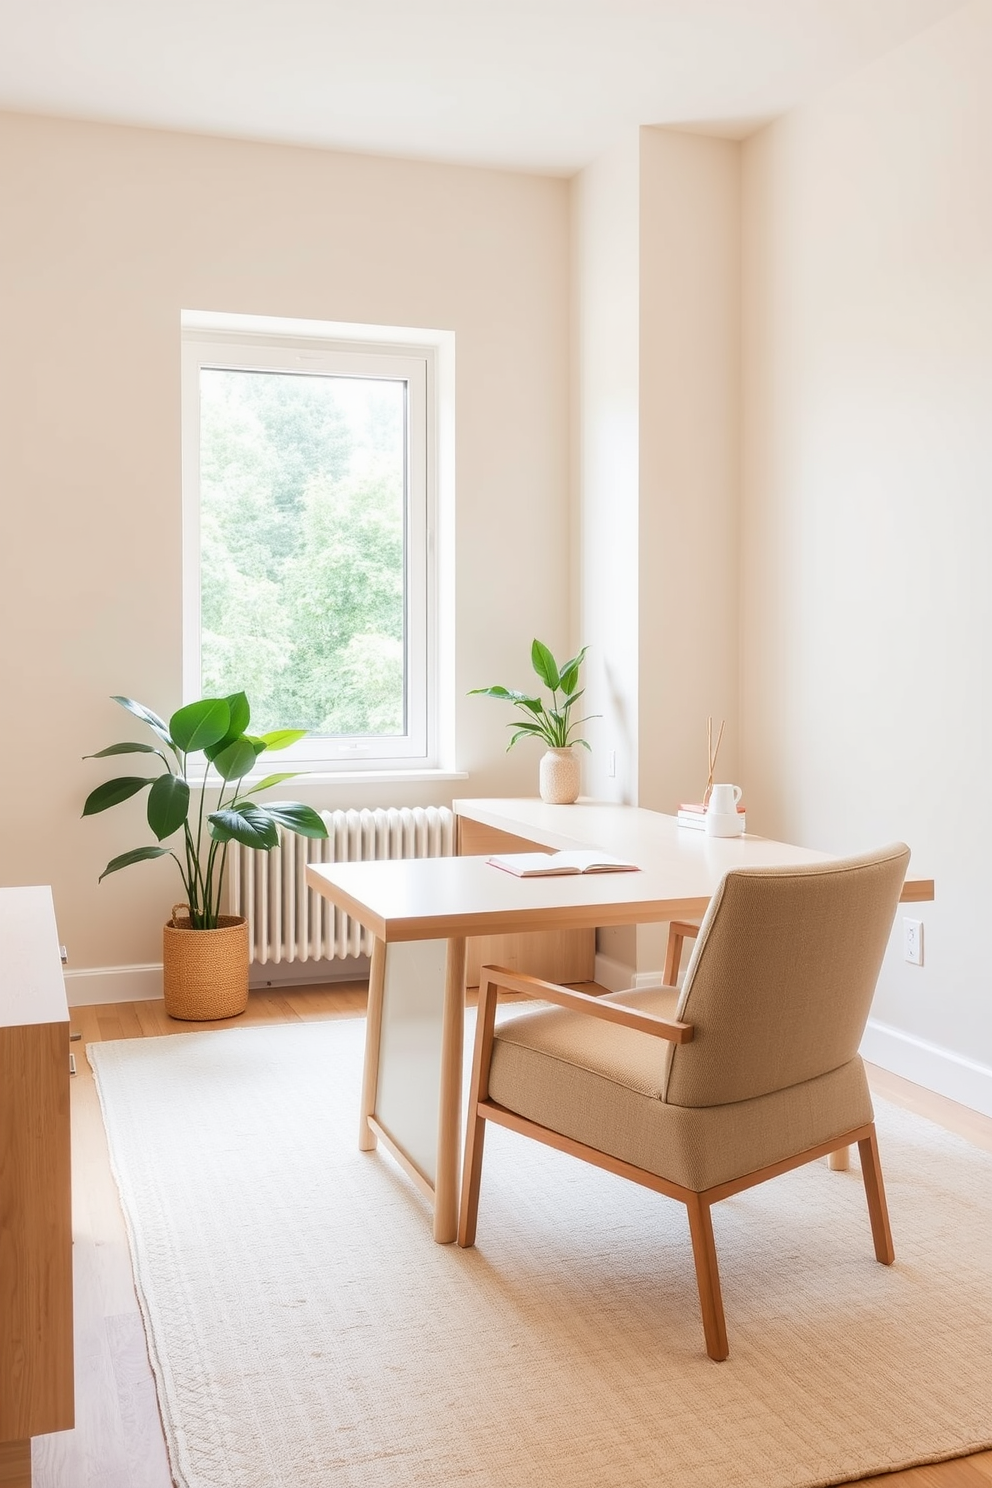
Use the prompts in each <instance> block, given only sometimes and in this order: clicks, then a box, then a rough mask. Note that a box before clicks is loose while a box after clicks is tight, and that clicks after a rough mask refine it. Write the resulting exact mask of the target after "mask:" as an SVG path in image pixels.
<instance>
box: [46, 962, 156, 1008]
mask: <svg viewBox="0 0 992 1488" xmlns="http://www.w3.org/2000/svg"><path fill="white" fill-rule="evenodd" d="M64 976H65V996H66V1001H67V1002H68V1004H69V1006H70V1007H92V1006H93V1005H94V1003H99V1002H151V1000H152V999H153V998H155V997H161V996H162V965H161V962H158V963H155V962H152V963H151V964H149V965H147V966H91V967H90V968H89V969H88V970H85V971H73V970H72V969H71V967H67V968H66V970H65V973H64Z"/></svg>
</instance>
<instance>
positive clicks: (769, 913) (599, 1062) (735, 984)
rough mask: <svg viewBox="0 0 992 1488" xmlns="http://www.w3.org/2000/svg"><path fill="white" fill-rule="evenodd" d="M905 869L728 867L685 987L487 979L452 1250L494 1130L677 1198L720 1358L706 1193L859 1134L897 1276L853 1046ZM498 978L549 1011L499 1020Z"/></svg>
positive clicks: (780, 1168)
mask: <svg viewBox="0 0 992 1488" xmlns="http://www.w3.org/2000/svg"><path fill="white" fill-rule="evenodd" d="M908 862H909V850H908V848H906V847H904V846H903V845H902V844H897V845H895V846H893V847H889V848H886V849H884V850H883V851H881V852H878V853H873V854H871V855H870V856H865V857H859V858H847V859H835V860H833V861H832V862H826V863H818V864H813V865H810V866H805V867H796V868H767V869H763V868H742V869H737V870H734V871H732V872H730V873H728V874H727V875H726V876H725V878H724V879H723V881H722V883H721V884H720V887H719V888H718V889H717V892H716V893H715V894H714V896H713V899H712V902H711V903H710V906H709V908H708V910H707V912H706V915H705V917H704V919H703V923H702V925H701V927H700V931H699V936H698V938H697V940H696V945H695V948H694V951H693V956H692V960H691V961H690V964H689V968H688V970H687V972H686V978H685V983H684V986H683V988H682V991H681V993H679V992H678V990H677V989H676V988H674V987H654V988H642V989H639V990H637V991H632V992H617V993H613V994H612V995H610V996H606V997H601V998H597V997H589V996H587V995H586V994H584V993H581V992H576V991H571V990H569V989H568V988H565V987H559V986H556V985H554V984H551V983H547V982H542V981H539V980H537V979H536V978H533V977H527V976H521V975H517V974H514V973H512V972H506V971H503V970H501V969H500V968H499V967H486V968H484V969H483V977H482V987H481V989H480V997H479V1014H478V1025H477V1031H476V1043H475V1056H474V1065H473V1074H472V1085H471V1093H470V1097H469V1118H468V1134H467V1139H466V1150H465V1172H464V1181H463V1186H462V1204H461V1214H460V1219H459V1233H458V1243H459V1245H463V1246H467V1245H473V1244H474V1243H475V1233H476V1221H477V1217H478V1209H479V1185H480V1180H481V1174H482V1152H483V1142H484V1136H485V1123H486V1122H487V1121H497V1122H499V1123H500V1124H501V1125H503V1126H507V1127H510V1128H511V1129H512V1130H513V1131H517V1132H520V1133H522V1134H523V1135H524V1136H530V1137H534V1138H536V1139H537V1140H538V1141H540V1142H545V1143H547V1145H548V1146H551V1147H556V1148H558V1149H560V1150H561V1151H563V1152H568V1153H571V1154H573V1155H574V1156H576V1157H581V1158H584V1159H585V1160H586V1161H587V1162H592V1163H595V1164H596V1165H597V1166H599V1167H602V1168H607V1169H608V1170H609V1171H610V1172H613V1173H619V1174H620V1175H621V1176H623V1177H626V1178H631V1179H632V1180H633V1181H634V1182H635V1183H641V1184H644V1185H645V1186H646V1187H647V1188H652V1189H655V1190H657V1191H658V1192H659V1193H663V1194H667V1195H669V1196H670V1197H671V1198H675V1199H679V1200H681V1202H682V1203H683V1204H685V1206H686V1208H687V1210H688V1215H689V1229H690V1233H691V1237H692V1247H693V1255H694V1258H695V1264H696V1279H697V1284H698V1287H699V1298H700V1303H701V1306H702V1314H703V1331H704V1334H705V1338H706V1349H707V1352H708V1353H709V1355H710V1358H712V1359H725V1358H726V1357H727V1352H728V1350H727V1331H726V1325H725V1322H724V1316H723V1303H722V1299H721V1295H720V1279H719V1273H718V1270H717V1260H716V1249H715V1246H714V1240H713V1226H712V1219H711V1215H710V1208H711V1206H712V1205H713V1204H714V1203H716V1202H717V1200H719V1199H724V1198H728V1197H729V1196H730V1195H731V1194H735V1193H739V1192H741V1190H742V1189H746V1188H750V1187H751V1186H752V1185H754V1184H756V1183H761V1182H763V1181H764V1180H765V1179H767V1178H774V1177H775V1176H776V1175H777V1174H779V1173H784V1172H786V1171H788V1169H790V1168H794V1167H798V1166H800V1165H801V1164H802V1163H807V1162H810V1161H811V1160H812V1159H814V1158H817V1157H822V1156H824V1155H826V1154H828V1153H831V1152H834V1151H836V1150H837V1149H839V1148H842V1147H847V1146H848V1145H850V1144H853V1143H855V1142H856V1143H857V1144H858V1148H859V1150H860V1154H861V1167H862V1173H863V1176H864V1184H865V1192H866V1195H867V1200H868V1213H869V1217H870V1221H871V1230H872V1236H873V1239H874V1244H875V1255H876V1257H877V1259H878V1260H879V1261H881V1262H882V1263H883V1264H884V1265H891V1263H892V1260H893V1249H892V1236H891V1233H890V1230H889V1220H888V1213H887V1210H886V1205H885V1191H884V1189H883V1186H882V1172H881V1167H880V1165H879V1158H878V1147H877V1143H876V1139H875V1126H874V1120H873V1112H872V1106H871V1099H870V1097H869V1093H868V1085H867V1081H866V1079H865V1073H864V1068H863V1066H862V1063H861V1059H860V1057H859V1055H858V1045H859V1043H860V1042H861V1036H862V1033H863V1032H864V1027H865V1021H866V1019H867V1017H868V1010H869V1007H870V1005H871V1000H872V995H873V993H874V990H875V982H876V979H877V977H878V972H879V968H880V966H881V964H882V956H883V954H884V952H885V947H886V942H887V941H888V938H889V932H890V929H891V926H892V920H893V916H894V914H895V909H896V904H897V903H898V900H899V895H900V892H901V889H902V883H903V878H904V877H905V873H906V867H907V864H908ZM500 987H505V988H509V989H510V990H512V991H516V992H522V993H524V994H525V995H526V996H529V997H533V998H537V999H539V1000H541V1001H544V1002H549V1003H553V1004H556V1005H555V1006H553V1007H550V1008H539V1009H536V1010H530V1011H528V1012H526V1013H523V1014H521V1015H519V1016H515V1017H512V1018H510V1019H508V1020H507V1021H506V1022H502V1023H500V1024H499V1025H498V1026H495V1023H494V1020H495V1011H496V993H497V989H498V988H500ZM824 1178H825V1181H830V1179H829V1175H828V1174H827V1173H826V1171H825V1172H824Z"/></svg>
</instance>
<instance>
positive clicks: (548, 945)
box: [457, 816, 596, 987]
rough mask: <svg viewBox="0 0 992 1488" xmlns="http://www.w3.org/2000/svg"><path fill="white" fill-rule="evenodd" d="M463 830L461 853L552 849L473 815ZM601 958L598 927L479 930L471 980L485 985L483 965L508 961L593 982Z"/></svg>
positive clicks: (514, 967)
mask: <svg viewBox="0 0 992 1488" xmlns="http://www.w3.org/2000/svg"><path fill="white" fill-rule="evenodd" d="M457 833H458V838H457V851H458V854H459V856H461V857H469V856H472V857H474V856H483V855H485V856H487V857H488V856H489V855H490V854H491V853H506V852H542V851H546V849H544V848H543V847H542V845H541V844H540V843H539V842H533V841H531V840H530V839H529V838H526V837H514V836H512V835H511V833H509V832H502V831H500V830H499V829H498V828H497V827H490V826H486V825H485V824H484V823H482V822H477V821H472V819H471V818H470V817H467V816H459V817H458V820H457ZM595 963H596V932H595V930H538V931H534V932H533V933H527V934H518V935H476V936H473V938H472V939H471V940H469V941H468V943H467V947H466V959H465V985H466V986H467V987H477V986H478V985H479V968H480V967H481V966H505V967H506V968H507V969H508V970H509V971H525V972H527V973H529V974H530V975H531V976H538V977H544V978H546V979H547V980H548V981H549V982H591V981H592V979H593V973H594V971H595Z"/></svg>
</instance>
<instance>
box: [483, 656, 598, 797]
mask: <svg viewBox="0 0 992 1488" xmlns="http://www.w3.org/2000/svg"><path fill="white" fill-rule="evenodd" d="M588 649H589V647H588V646H583V647H582V650H581V651H580V652H579V653H578V655H576V656H573V657H572V659H571V661H566V662H565V663H564V665H563V666H559V665H558V663H557V662H556V661H555V659H554V657H553V656H552V654H551V652H550V650H549V649H548V647H547V646H545V645H544V643H543V642H542V641H538V640H535V641H534V643H533V644H532V646H531V648H530V659H531V664H532V666H533V668H534V671H535V672H536V673H537V675H538V677H539V678H540V680H541V681H542V682H543V683H544V685H545V687H547V688H548V689H549V690H550V692H551V701H550V703H545V701H544V700H543V699H542V698H540V697H534V696H533V695H532V694H531V693H527V692H517V691H515V690H514V689H513V688H511V687H473V688H472V694H473V695H474V694H476V693H481V694H483V695H484V696H485V697H494V698H500V699H501V700H503V701H505V702H508V703H512V704H513V706H514V707H515V708H519V710H520V712H521V714H522V715H523V716H522V717H521V718H515V719H513V720H512V721H511V722H510V723H509V724H508V725H507V727H508V728H511V729H513V730H514V732H513V736H512V738H511V739H510V742H509V744H508V745H507V746H506V747H507V749H508V750H510V749H512V748H513V746H514V744H516V743H517V741H518V740H520V739H527V738H536V739H543V741H544V743H545V744H546V745H547V746H548V747H547V751H546V752H545V754H544V755H543V756H542V759H541V767H540V790H541V800H542V801H548V802H551V803H552V804H554V805H570V804H571V802H573V801H575V800H577V799H578V794H579V760H578V756H577V755H576V754H575V753H574V752H573V747H574V745H576V744H581V745H582V747H583V748H584V749H589V748H590V747H591V746H590V745H589V743H588V741H587V740H585V739H578V738H574V737H573V735H574V731H575V729H577V728H578V727H579V726H580V724H583V723H587V722H588V721H589V719H590V718H598V717H599V715H598V714H597V713H588V714H586V716H585V718H576V719H573V718H572V709H573V708H574V706H575V704H576V703H577V702H578V700H579V698H580V697H581V696H582V692H583V690H584V689H581V688H580V687H579V668H580V666H581V665H582V662H583V659H584V658H585V654H586V652H587V651H588Z"/></svg>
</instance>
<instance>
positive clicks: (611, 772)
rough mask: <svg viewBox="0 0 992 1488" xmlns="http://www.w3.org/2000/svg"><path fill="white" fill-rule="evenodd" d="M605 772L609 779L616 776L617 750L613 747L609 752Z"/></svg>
mask: <svg viewBox="0 0 992 1488" xmlns="http://www.w3.org/2000/svg"><path fill="white" fill-rule="evenodd" d="M606 773H607V775H608V776H609V777H610V779H611V780H613V779H615V778H616V773H617V752H616V750H615V749H611V750H610V753H609V762H608V764H607V767H606Z"/></svg>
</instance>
